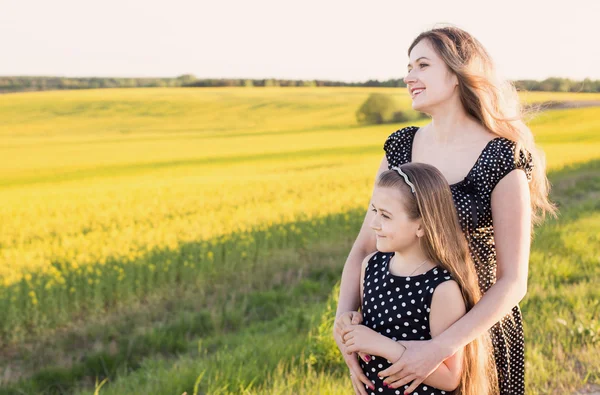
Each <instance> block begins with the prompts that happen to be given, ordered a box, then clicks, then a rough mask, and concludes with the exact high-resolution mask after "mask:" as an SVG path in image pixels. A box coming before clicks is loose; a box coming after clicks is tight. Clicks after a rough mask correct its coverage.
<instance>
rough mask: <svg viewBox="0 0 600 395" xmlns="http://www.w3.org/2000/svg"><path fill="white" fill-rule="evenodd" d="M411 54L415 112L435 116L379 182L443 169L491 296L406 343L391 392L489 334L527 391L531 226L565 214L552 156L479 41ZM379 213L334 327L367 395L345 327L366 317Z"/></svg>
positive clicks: (507, 376)
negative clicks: (406, 168)
mask: <svg viewBox="0 0 600 395" xmlns="http://www.w3.org/2000/svg"><path fill="white" fill-rule="evenodd" d="M408 55H409V64H408V74H407V76H406V77H405V79H404V81H405V82H406V84H407V88H408V90H409V92H410V94H411V97H412V99H413V103H412V106H413V109H415V110H417V111H420V112H424V113H427V114H429V115H430V116H431V118H432V119H431V122H430V123H429V124H427V125H426V126H424V127H421V128H417V127H407V128H404V129H401V130H399V131H396V132H394V133H393V134H392V135H390V136H389V137H388V139H387V140H386V142H385V144H384V150H385V156H384V157H383V159H382V161H381V165H380V167H379V170H378V173H377V175H379V174H381V173H382V172H383V171H385V170H388V169H390V168H391V167H393V166H400V165H402V164H404V163H407V162H423V163H427V164H431V165H433V166H435V167H437V168H438V169H439V170H440V171H441V172H442V174H443V175H444V177H445V178H446V180H447V181H448V183H449V184H450V187H451V190H452V195H453V200H454V204H455V208H456V210H457V212H458V215H459V220H460V224H461V228H462V230H463V233H464V234H465V236H466V238H467V241H468V244H469V249H470V253H471V256H472V258H473V260H474V262H475V265H476V270H477V275H478V280H479V287H480V289H481V291H482V292H483V297H482V298H481V300H480V301H479V302H478V303H477V304H476V305H475V306H474V307H473V309H471V310H470V311H469V312H468V313H467V314H466V315H464V316H463V317H462V318H460V319H459V320H458V321H456V322H455V323H454V324H453V325H452V326H450V327H449V328H448V329H446V330H445V331H444V332H442V333H441V334H440V335H439V336H437V337H435V338H434V339H432V340H426V341H410V342H409V341H401V342H400V343H401V344H402V345H403V346H404V347H405V348H406V350H405V351H404V353H403V354H402V356H401V358H400V359H399V360H398V361H396V362H395V363H394V364H393V365H392V366H391V367H389V368H388V369H386V370H384V371H382V372H381V375H382V376H383V377H384V378H385V380H384V383H385V384H386V385H388V386H390V387H391V388H399V387H402V386H405V385H406V384H410V385H409V386H408V388H407V390H406V392H407V393H411V392H412V391H413V390H414V389H415V388H417V386H419V385H420V384H421V383H422V382H423V381H424V380H425V379H426V378H427V377H428V376H429V375H430V374H431V373H432V372H433V371H435V370H436V369H437V367H438V366H439V365H440V364H441V363H442V362H443V361H444V360H445V359H447V358H449V357H450V356H452V355H453V354H454V353H455V352H456V351H457V350H459V349H461V348H462V347H464V346H465V345H467V344H468V343H470V342H471V341H473V340H474V339H476V338H477V337H479V336H480V335H481V334H482V333H484V332H485V331H487V330H489V334H490V336H491V338H492V342H493V346H494V357H495V360H496V366H497V373H498V383H499V388H500V393H501V394H502V395H507V394H523V393H524V392H525V383H524V375H525V362H524V347H523V345H524V337H523V326H522V321H521V312H520V309H519V306H518V303H519V302H520V301H521V299H523V297H524V296H525V293H526V291H527V270H528V262H529V248H530V239H531V228H532V224H534V223H538V222H541V219H543V217H544V216H545V214H546V213H554V212H555V207H554V206H553V205H552V204H551V203H550V202H549V201H548V189H549V187H548V180H547V178H546V174H545V163H544V161H543V154H542V153H541V152H540V151H539V150H537V149H536V147H535V145H534V141H533V136H532V134H531V131H530V130H529V129H528V128H527V127H526V126H525V125H524V123H523V122H522V121H521V120H520V113H519V111H520V109H519V102H518V96H517V93H516V90H515V89H514V87H513V86H512V85H511V84H508V83H502V82H499V81H497V80H496V77H495V72H494V68H493V64H492V61H491V59H490V57H489V55H488V54H487V52H486V50H485V49H484V47H483V46H482V45H481V44H480V43H479V42H478V41H477V40H476V39H475V38H473V37H472V36H471V35H470V34H468V33H467V32H465V31H463V30H461V29H458V28H455V27H444V28H436V29H433V30H430V31H427V32H424V33H422V34H420V35H419V36H418V37H417V38H416V39H415V40H414V41H413V43H412V44H411V46H410V48H409V50H408ZM520 170H522V171H520ZM372 215H373V214H372V213H371V212H370V211H367V215H366V217H365V220H364V223H363V226H362V228H361V230H360V232H359V234H358V237H357V239H356V241H355V243H354V246H353V247H352V250H351V251H350V254H349V256H348V259H347V261H346V264H345V266H344V271H343V274H342V283H341V289H340V297H339V302H338V309H337V314H336V317H337V318H336V325H335V330H334V337H335V340H336V342H337V344H338V347H339V348H340V351H341V352H342V355H344V359H345V361H346V364H347V365H348V367H349V368H350V371H351V378H352V383H353V386H354V389H355V391H356V393H360V394H367V392H366V391H365V385H367V386H368V385H369V383H371V382H370V381H369V379H368V378H367V377H366V376H365V375H364V374H363V373H362V371H361V368H360V366H359V363H358V359H357V355H356V354H347V353H346V352H345V346H344V339H343V338H342V329H343V327H344V326H345V325H347V324H349V323H350V322H352V323H353V324H356V323H358V322H361V320H362V317H361V315H360V313H358V312H355V311H353V310H357V307H358V305H359V300H360V298H359V278H360V268H361V262H362V261H363V259H364V258H365V257H366V256H367V255H369V254H370V253H372V252H373V251H375V250H376V240H375V237H374V235H373V233H372V232H371V230H370V229H369V223H370V222H371V219H372V218H371V217H372ZM362 357H365V358H368V356H362ZM392 362H394V361H392ZM411 383H412V384H411Z"/></svg>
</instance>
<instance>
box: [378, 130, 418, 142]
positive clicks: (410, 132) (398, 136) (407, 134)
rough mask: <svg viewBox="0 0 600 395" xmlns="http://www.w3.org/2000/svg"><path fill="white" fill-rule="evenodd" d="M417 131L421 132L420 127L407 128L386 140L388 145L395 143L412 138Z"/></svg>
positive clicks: (393, 133)
mask: <svg viewBox="0 0 600 395" xmlns="http://www.w3.org/2000/svg"><path fill="white" fill-rule="evenodd" d="M417 130H419V127H418V126H405V127H403V128H402V129H398V130H396V131H395V132H392V134H390V135H389V136H388V138H387V139H386V144H387V143H388V142H389V141H395V140H399V139H404V138H407V137H412V136H413V135H414V134H415V132H416V131H417Z"/></svg>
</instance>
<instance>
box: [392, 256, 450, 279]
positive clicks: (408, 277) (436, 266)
mask: <svg viewBox="0 0 600 395" xmlns="http://www.w3.org/2000/svg"><path fill="white" fill-rule="evenodd" d="M394 255H396V253H395V252H390V253H389V258H388V260H387V261H386V271H387V274H389V275H390V276H392V277H394V278H403V279H408V280H410V279H411V278H415V277H421V276H425V275H426V274H429V273H430V272H432V271H434V270H438V271H439V270H441V268H440V266H439V265H435V266H434V267H432V268H431V269H429V270H427V271H426V272H424V273H421V274H415V275H412V276H399V275H397V274H394V273H392V272H391V271H390V262H392V258H393V257H394ZM436 274H437V273H436Z"/></svg>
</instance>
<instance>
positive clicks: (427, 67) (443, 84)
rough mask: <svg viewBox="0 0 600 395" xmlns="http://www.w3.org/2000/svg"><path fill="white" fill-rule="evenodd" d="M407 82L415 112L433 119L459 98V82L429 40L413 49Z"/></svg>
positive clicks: (420, 42) (405, 79)
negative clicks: (439, 108)
mask: <svg viewBox="0 0 600 395" xmlns="http://www.w3.org/2000/svg"><path fill="white" fill-rule="evenodd" d="M404 82H405V83H406V85H407V88H408V92H409V94H410V96H411V98H412V108H413V109H414V110H416V111H420V112H424V113H427V114H430V115H431V114H432V113H433V112H434V111H435V108H436V107H438V106H439V105H440V104H442V103H446V102H447V101H448V100H450V99H451V98H452V96H453V95H456V96H457V97H458V91H457V90H456V86H457V85H458V78H457V77H456V75H455V74H454V73H452V72H451V71H450V69H449V68H448V66H446V63H444V61H443V60H442V58H441V57H440V56H439V55H438V54H437V52H436V51H435V50H434V49H433V46H432V45H431V43H430V42H429V40H428V39H423V40H421V41H419V43H418V44H417V45H415V46H414V48H413V49H412V51H411V53H410V56H409V63H408V73H407V75H406V77H404Z"/></svg>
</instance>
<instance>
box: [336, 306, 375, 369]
mask: <svg viewBox="0 0 600 395" xmlns="http://www.w3.org/2000/svg"><path fill="white" fill-rule="evenodd" d="M362 322H363V316H362V313H361V312H359V311H347V312H345V313H343V314H340V316H339V317H338V318H337V319H336V320H335V324H334V328H335V333H336V334H337V335H338V336H339V338H340V339H342V331H343V329H344V328H345V327H346V326H347V325H358V324H362ZM340 351H342V353H345V351H344V350H342V349H340ZM358 356H359V357H360V359H362V360H363V361H365V362H369V361H370V360H371V356H370V355H367V354H365V353H363V352H359V353H358Z"/></svg>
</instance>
